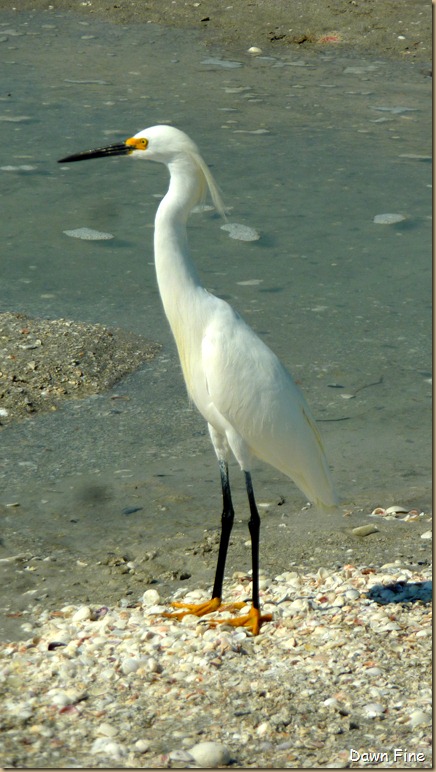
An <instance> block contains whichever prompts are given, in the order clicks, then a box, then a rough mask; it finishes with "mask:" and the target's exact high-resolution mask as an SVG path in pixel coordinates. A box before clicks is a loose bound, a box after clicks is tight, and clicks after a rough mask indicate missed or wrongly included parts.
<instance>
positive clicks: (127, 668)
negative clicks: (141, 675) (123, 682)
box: [121, 657, 141, 675]
mask: <svg viewBox="0 0 436 772" xmlns="http://www.w3.org/2000/svg"><path fill="white" fill-rule="evenodd" d="M140 667H141V662H140V660H139V659H135V658H134V657H126V658H125V659H123V660H122V662H121V670H122V672H123V673H124V675H129V673H136V671H137V670H139V668H140Z"/></svg>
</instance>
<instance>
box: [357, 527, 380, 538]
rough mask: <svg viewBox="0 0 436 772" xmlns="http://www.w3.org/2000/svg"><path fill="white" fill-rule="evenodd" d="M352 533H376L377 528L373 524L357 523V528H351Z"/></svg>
mask: <svg viewBox="0 0 436 772" xmlns="http://www.w3.org/2000/svg"><path fill="white" fill-rule="evenodd" d="M352 533H353V534H354V536H370V535H371V534H372V533H378V528H377V527H376V526H375V525H372V524H369V525H359V526H357V528H353V530H352Z"/></svg>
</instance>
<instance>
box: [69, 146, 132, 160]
mask: <svg viewBox="0 0 436 772" xmlns="http://www.w3.org/2000/svg"><path fill="white" fill-rule="evenodd" d="M134 149H135V148H133V147H129V146H128V145H126V143H125V142H121V143H120V144H118V145H108V147H98V148H96V149H95V150H85V151H84V152H83V153H75V155H68V156H67V157H66V158H60V159H59V161H58V163H59V164H65V163H71V162H72V161H87V160H89V159H90V158H105V157H107V156H111V155H129V154H130V153H131V152H132V151H133V150H134Z"/></svg>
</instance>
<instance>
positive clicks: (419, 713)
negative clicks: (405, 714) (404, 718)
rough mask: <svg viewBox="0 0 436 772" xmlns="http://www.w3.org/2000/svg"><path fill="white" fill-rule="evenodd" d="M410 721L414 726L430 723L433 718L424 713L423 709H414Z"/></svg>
mask: <svg viewBox="0 0 436 772" xmlns="http://www.w3.org/2000/svg"><path fill="white" fill-rule="evenodd" d="M409 721H410V723H411V725H412V726H419V725H420V724H430V723H431V718H430V716H429V715H428V713H424V711H423V710H413V711H412V712H411V714H410V718H409Z"/></svg>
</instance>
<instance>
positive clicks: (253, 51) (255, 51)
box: [248, 46, 263, 54]
mask: <svg viewBox="0 0 436 772" xmlns="http://www.w3.org/2000/svg"><path fill="white" fill-rule="evenodd" d="M248 53H249V54H262V53H263V51H262V49H261V48H258V47H257V46H251V47H250V48H249V49H248Z"/></svg>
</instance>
